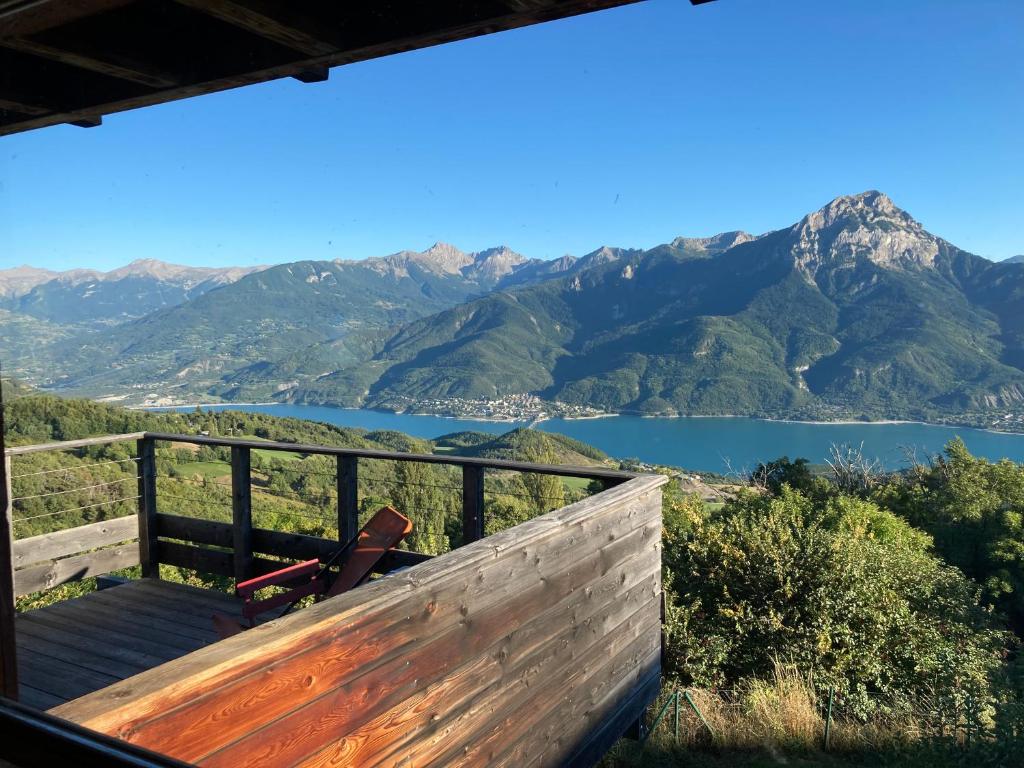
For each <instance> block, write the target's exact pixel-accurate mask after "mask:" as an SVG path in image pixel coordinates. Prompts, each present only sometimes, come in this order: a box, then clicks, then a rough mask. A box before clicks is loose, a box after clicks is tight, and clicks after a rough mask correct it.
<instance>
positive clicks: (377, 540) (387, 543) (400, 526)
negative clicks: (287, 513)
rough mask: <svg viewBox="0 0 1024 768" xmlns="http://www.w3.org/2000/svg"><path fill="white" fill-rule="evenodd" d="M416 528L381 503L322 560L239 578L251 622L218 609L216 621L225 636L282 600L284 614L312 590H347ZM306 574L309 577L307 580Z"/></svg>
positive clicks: (321, 593) (323, 593) (329, 594)
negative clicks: (263, 593)
mask: <svg viewBox="0 0 1024 768" xmlns="http://www.w3.org/2000/svg"><path fill="white" fill-rule="evenodd" d="M411 532H412V521H411V520H409V518H407V517H406V516H405V515H403V514H402V513H400V512H399V511H398V510H396V509H394V508H393V507H381V508H380V509H379V510H377V512H376V514H374V516H373V517H371V518H370V519H369V521H367V523H366V525H364V526H363V528H362V530H361V531H359V533H358V534H356V536H355V538H354V539H352V541H349V542H347V543H346V544H345V545H344V546H343V547H341V548H340V549H339V550H338V551H337V552H335V553H334V554H333V555H331V557H330V558H329V559H328V560H327V561H326V562H324V563H323V564H321V563H320V561H319V560H306V561H305V562H302V563H296V564H295V565H290V566H288V567H287V568H282V569H281V570H279V571H274V572H273V573H268V574H266V575H264V576H257V577H256V578H255V579H249V580H247V581H243V582H240V583H238V584H237V585H236V586H235V592H236V594H238V596H239V597H241V598H243V600H244V601H245V602H244V603H243V604H242V616H243V617H244V618H246V619H248V621H249V626H248V627H247V626H245V625H243V624H239V623H238V622H237V621H236V620H235V619H234V618H232V617H229V616H224V615H222V614H215V615H214V617H213V626H214V628H215V629H216V630H217V633H218V634H219V635H220V636H221V639H225V638H228V637H231V636H232V635H237V634H238V633H239V632H242V631H244V630H246V629H249V627H252V626H254V625H255V623H256V617H257V616H259V615H260V614H263V613H266V612H267V611H272V610H273V609H275V608H279V607H281V606H282V605H284V606H286V608H285V609H284V611H282V612H281V616H284V615H285V614H286V613H288V611H290V610H291V609H292V607H294V606H295V604H296V603H298V602H299V600H301V599H302V598H304V597H308V596H309V595H313V596H314V597H315V599H317V600H320V599H322V597H323V596H326V597H334V596H335V595H340V594H341V593H342V592H347V591H348V590H350V589H352V588H353V587H357V586H359V585H360V584H362V583H363V582H364V581H366V580H367V579H368V578H369V576H370V573H371V572H372V571H373V568H374V566H376V565H377V563H379V562H380V561H381V559H382V558H383V557H384V555H386V554H387V553H388V551H389V550H390V549H393V548H394V547H395V545H397V544H398V543H399V542H400V541H401V540H402V539H404V538H405V537H406V536H408V535H409V534H410V533H411ZM353 545H355V546H354V548H353ZM350 551H351V554H349V556H348V559H346V560H345V561H344V563H343V564H342V566H341V570H340V571H339V572H338V575H337V576H335V577H334V578H333V579H332V578H331V572H330V568H331V566H333V565H334V564H335V563H337V562H338V561H340V560H341V559H342V558H343V557H344V556H345V554H346V553H349V552H350ZM306 577H308V581H303V579H305V578H306ZM296 582H298V583H297V584H296ZM289 585H294V586H291V588H290V589H289V590H288V591H286V592H279V593H277V594H275V595H271V596H270V597H266V598H263V599H262V600H257V599H256V593H257V592H258V591H259V590H261V589H265V588H267V587H287V586H289ZM279 618H280V617H279Z"/></svg>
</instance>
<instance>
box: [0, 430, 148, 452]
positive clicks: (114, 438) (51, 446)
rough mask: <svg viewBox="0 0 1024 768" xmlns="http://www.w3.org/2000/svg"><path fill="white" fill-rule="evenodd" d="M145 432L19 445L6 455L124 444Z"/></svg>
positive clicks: (9, 450)
mask: <svg viewBox="0 0 1024 768" xmlns="http://www.w3.org/2000/svg"><path fill="white" fill-rule="evenodd" d="M145 436H146V433H145V432H130V433H128V434H124V435H102V436H100V437H86V438H83V439H81V440H65V441H64V442H60V443H38V444H36V445H19V446H15V447H14V448H7V449H5V450H4V454H5V455H7V456H24V455H25V454H27V453H45V452H46V451H70V450H73V449H75V448H89V447H91V446H94V445H110V444H111V443H123V442H126V441H128V440H138V439H139V438H142V437H145Z"/></svg>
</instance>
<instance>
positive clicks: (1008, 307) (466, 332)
mask: <svg viewBox="0 0 1024 768" xmlns="http://www.w3.org/2000/svg"><path fill="white" fill-rule="evenodd" d="M719 238H720V239H719V240H718V242H722V243H723V245H724V250H720V251H718V252H715V253H710V254H703V255H702V254H699V253H695V251H696V250H698V249H696V248H695V247H694V246H695V243H694V241H692V240H690V241H686V240H679V239H677V240H676V241H673V242H671V243H668V244H666V245H664V246H658V247H656V248H652V249H650V250H648V251H645V252H625V253H624V254H623V256H622V257H621V258H615V259H608V260H606V261H605V262H604V263H601V264H597V265H595V266H594V267H592V268H590V269H586V270H583V271H581V272H578V273H577V274H575V275H573V276H571V277H570V276H568V275H565V276H562V277H556V278H555V279H552V280H549V281H545V282H543V283H539V284H537V285H534V286H527V287H524V288H521V289H517V290H510V291H502V292H496V293H493V294H491V295H489V296H486V297H484V298H481V299H479V300H476V301H473V302H469V303H467V304H463V305H460V306H458V307H454V308H452V309H450V310H447V311H445V312H442V313H440V314H438V315H434V316H431V317H428V318H425V319H423V320H419V321H415V322H413V323H411V324H409V325H408V326H406V327H404V328H402V329H400V330H399V331H398V332H397V333H395V334H394V335H393V336H392V337H391V338H389V339H388V340H387V341H386V342H385V343H384V345H383V346H382V347H381V349H380V351H379V352H377V353H376V354H375V355H374V356H373V357H372V358H371V359H370V360H368V361H365V362H364V363H362V364H361V365H360V368H359V370H360V371H362V372H365V371H367V370H372V371H374V378H373V379H372V380H368V379H367V377H366V376H361V377H355V376H354V374H355V370H354V369H348V370H345V369H343V370H341V371H339V372H337V373H336V374H332V375H331V376H327V377H322V378H320V379H319V380H318V381H316V382H312V383H310V384H309V385H307V386H305V387H299V388H298V389H297V390H296V391H294V392H293V393H291V395H290V396H291V397H292V398H293V399H296V400H299V401H304V402H342V403H345V404H350V405H351V404H357V405H369V406H372V407H383V408H402V407H406V406H407V405H408V403H410V402H422V401H430V400H431V399H439V398H450V397H457V398H467V399H472V398H494V397H502V396H504V395H508V394H513V393H520V392H531V393H534V394H538V395H540V396H541V397H544V398H547V399H552V400H562V401H566V402H570V403H586V404H589V405H596V406H600V407H603V408H606V409H608V410H613V411H626V412H634V413H643V414H661V415H675V414H716V413H717V414H726V413H729V414H775V415H779V414H790V415H816V414H852V415H866V416H872V417H881V416H890V417H892V416H897V415H898V416H901V417H922V418H925V417H930V416H932V415H934V414H935V413H938V412H950V411H956V410H961V411H986V410H991V409H1000V408H1019V407H1020V406H1021V404H1022V402H1024V370H1022V367H1024V328H1022V326H1024V276H1022V275H1020V274H1019V273H1018V270H1017V268H1016V267H1015V266H1012V265H1005V264H994V263H992V262H989V261H987V260H986V259H983V258H981V257H978V256H974V255H972V254H969V253H966V252H964V251H961V250H960V249H958V248H956V247H955V246H953V245H951V244H950V243H948V242H946V241H944V240H942V239H941V238H937V237H935V236H934V235H931V234H930V233H928V232H927V231H925V230H924V229H923V227H921V225H920V224H919V223H918V222H916V221H915V220H914V219H913V218H912V217H911V216H910V215H909V214H907V213H906V212H905V211H902V210H901V209H899V208H897V207H896V206H895V205H894V204H893V202H892V201H891V200H890V199H889V198H888V197H886V196H885V195H883V194H881V193H879V192H876V191H869V192H866V193H863V194H860V195H851V196H846V197H841V198H837V199H836V200H834V201H832V202H830V203H829V204H828V205H826V206H824V207H823V208H821V209H819V210H818V211H815V212H813V213H811V214H809V215H807V216H805V217H804V218H803V219H801V220H800V221H799V222H797V223H796V224H794V225H793V226H791V227H788V228H785V229H782V230H777V231H775V232H770V233H767V234H765V235H761V236H759V237H753V236H749V235H742V234H740V235H739V236H736V237H734V238H732V240H731V241H730V240H729V239H728V238H724V237H723V236H719ZM714 240H715V239H714V238H711V239H708V240H707V241H697V242H698V243H700V244H703V243H705V242H713V241H714ZM703 247H704V248H705V249H707V246H706V245H704V246H703ZM708 256H713V258H708ZM356 381H358V390H357V391H354V389H353V387H352V386H351V384H352V383H353V382H356Z"/></svg>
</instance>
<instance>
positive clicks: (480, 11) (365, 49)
mask: <svg viewBox="0 0 1024 768" xmlns="http://www.w3.org/2000/svg"><path fill="white" fill-rule="evenodd" d="M69 1H70V0H69ZM84 1H85V0H83V2H84ZM637 1H638V0H548V1H547V2H544V3H543V5H542V6H541V4H538V8H537V9H536V10H534V11H532V12H524V11H517V10H515V9H512V8H510V7H509V6H507V5H505V6H503V5H502V4H501V3H493V4H489V3H453V4H442V3H436V4H416V5H415V7H414V8H413V10H414V11H415V12H410V11H409V10H408V9H407V8H406V6H405V5H401V4H395V3H392V4H372V3H351V4H348V3H346V4H342V3H337V4H333V5H332V4H324V7H325V8H328V9H329V14H330V16H331V17H332V18H331V20H329V21H327V22H325V23H313V24H310V25H309V27H308V28H307V26H306V25H305V22H300V21H299V20H297V19H293V18H292V17H291V16H288V17H287V18H285V17H284V16H283V15H282V6H284V7H290V6H287V5H286V4H284V3H273V4H272V3H270V2H267V0H260V2H258V3H257V0H244V2H242V0H177V3H178V4H179V5H180V7H182V8H185V7H187V8H189V9H194V12H201V13H205V14H206V15H207V16H209V17H210V18H211V19H212V18H219V19H220V20H221V21H224V22H227V23H231V24H232V26H233V27H234V29H235V30H242V29H245V28H246V27H247V26H259V27H260V28H261V29H262V31H263V34H259V36H258V38H257V37H256V36H255V35H254V34H252V33H251V32H250V34H249V38H250V40H252V42H253V43H257V42H259V43H262V44H263V45H262V48H263V50H262V51H261V52H260V53H259V55H256V56H254V55H253V50H252V46H250V47H249V48H245V47H244V46H241V45H239V43H238V41H232V45H230V46H228V47H227V48H224V47H223V42H222V45H221V47H219V48H218V47H217V45H216V39H215V37H214V36H207V38H208V39H206V40H205V42H204V45H203V47H200V48H199V49H197V50H196V51H195V55H194V57H193V58H194V59H196V60H197V61H199V60H203V61H205V59H206V58H207V57H213V58H215V59H217V61H218V66H216V67H209V68H207V67H204V71H201V72H199V73H198V74H196V73H194V72H188V73H186V74H187V75H188V76H186V75H185V74H183V75H182V80H183V84H182V85H180V86H177V87H175V88H167V89H160V90H156V91H153V90H148V89H147V90H146V91H145V92H142V93H140V92H131V90H130V89H129V88H128V86H132V87H135V88H141V87H142V86H140V85H139V84H138V83H129V82H127V81H124V80H117V79H114V78H109V77H104V81H105V82H102V83H92V84H89V83H85V82H83V83H67V82H65V80H66V78H65V77H64V76H63V75H61V76H60V77H59V78H56V79H53V81H52V82H48V83H46V82H44V84H43V87H42V89H41V90H40V92H41V93H46V94H47V95H48V96H49V95H51V91H52V92H53V94H52V95H53V96H54V97H55V100H56V97H58V96H59V97H60V99H61V100H63V101H66V102H67V104H66V106H64V107H62V108H61V109H60V110H59V111H54V112H52V113H50V114H46V115H29V116H27V117H26V118H25V119H23V120H9V119H8V120H7V121H6V122H5V123H4V124H0V136H5V135H9V134H12V133H18V132H21V131H27V130H33V129H36V128H42V127H45V126H49V125H56V124H59V123H72V122H77V121H81V120H84V119H88V118H95V117H97V116H99V115H107V114H112V113H115V112H123V111H125V110H129V109H137V108H140V107H145V106H150V105H153V104H162V103H165V102H169V101H174V100H177V99H184V98H190V97H192V96H198V95H201V94H207V93H216V92H218V91H223V90H227V89H231V88H238V87H241V86H244V85H251V84H254V83H262V82H266V81H268V80H273V79H276V78H281V77H293V76H295V75H297V74H301V73H303V72H306V71H310V70H311V69H312V68H315V67H318V66H323V67H336V66H340V65H343V64H351V63H353V62H357V61H366V60H368V59H372V58H377V57H380V56H387V55H391V54H395V53H401V52H403V51H410V50H416V49H419V48H426V47H429V46H434V45H440V44H443V43H448V42H452V41H455V40H463V39H466V38H470V37H474V36H477V35H485V34H491V33H493V32H498V31H501V30H506V29H515V28H518V27H523V26H527V25H530V24H534V23H537V22H543V21H548V20H552V19H560V18H567V17H570V16H576V15H579V14H584V13H590V12H593V11H599V10H602V9H604V8H612V7H616V6H622V5H627V4H630V3H634V2H637ZM133 7H134V6H133ZM138 7H148V4H146V3H138ZM410 7H412V6H410ZM211 9H215V10H211ZM129 10H131V8H128V9H125V11H115V12H113V13H111V14H109V16H110V22H111V24H113V23H114V22H117V21H119V20H120V19H121V17H122V15H123V14H125V13H126V12H127V11H129ZM326 14H327V12H325V15H326ZM225 17H230V18H231V19H233V20H228V19H227V18H225ZM243 17H247V18H248V19H249V21H248V22H246V23H242V18H243ZM258 17H264V18H268V19H269V20H270V21H271V22H273V23H272V24H265V23H263V22H262V21H259V18H258ZM17 20H18V17H17V16H15V17H14V21H17ZM99 21H104V22H105V21H106V17H105V16H104V17H97V18H96V19H95V20H94V22H99ZM90 23H93V22H90ZM275 25H277V26H278V29H277V30H276V31H275V30H274V29H273V27H274V26H275ZM324 29H329V30H332V31H336V33H337V35H338V36H339V44H336V43H335V42H334V40H333V38H329V39H328V40H324V39H323V37H324V32H323V30H324ZM289 30H292V31H297V32H299V33H301V34H304V35H306V36H307V38H308V37H309V36H311V37H312V40H310V39H306V40H305V41H304V42H301V43H300V42H298V39H297V38H296V37H295V36H294V35H291V34H290V33H289ZM30 31H31V30H28V31H25V30H22V29H20V28H19V29H17V30H16V31H15V32H13V33H11V34H10V35H5V34H3V32H2V30H0V37H4V36H24V35H26V34H29V33H30ZM332 34H333V32H332ZM273 37H276V38H277V39H276V40H273V39H272V38H273ZM286 38H287V39H288V42H285V39H286ZM285 45H287V47H284V46H285ZM302 47H307V48H315V49H319V50H325V51H327V52H326V53H323V54H319V55H310V54H307V53H298V52H296V53H295V58H292V57H291V56H289V55H287V54H289V53H291V52H292V51H297V50H299V49H301V48H302ZM9 53H11V54H12V55H13V54H15V53H17V52H14V51H10V52H9ZM19 55H22V56H25V58H30V57H28V56H26V55H25V54H19ZM51 66H67V65H58V64H57V63H52V64H51ZM5 69H6V70H8V71H10V72H11V73H12V74H11V75H10V77H9V78H8V81H9V82H10V83H12V84H13V83H21V82H24V81H26V79H31V78H33V77H34V74H33V72H32V70H31V69H30V68H29V69H26V68H25V67H23V66H20V65H19V66H18V67H17V68H15V67H14V66H13V64H11V63H8V62H4V61H2V60H0V96H5V95H6V89H5V87H3V86H4V83H3V80H4V78H3V73H4V70H5ZM69 69H72V68H70V67H69ZM74 71H78V72H82V73H83V74H85V72H84V71H83V70H74ZM88 74H91V75H93V77H100V76H99V75H98V74H96V73H88ZM111 83H115V84H120V85H121V86H123V87H122V88H119V89H117V88H113V87H111Z"/></svg>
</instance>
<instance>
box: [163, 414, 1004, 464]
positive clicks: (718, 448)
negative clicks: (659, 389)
mask: <svg viewBox="0 0 1024 768" xmlns="http://www.w3.org/2000/svg"><path fill="white" fill-rule="evenodd" d="M201 407H203V408H206V409H208V410H209V411H217V412H220V411H222V410H225V409H228V410H230V409H232V408H233V409H236V410H238V411H243V412H250V413H252V412H255V413H265V414H268V415H271V416H277V417H283V418H294V419H305V420H307V421H313V422H320V423H324V424H331V425H333V426H336V427H340V428H344V429H356V430H360V431H365V432H379V431H398V432H403V433H405V434H408V435H411V436H413V437H416V438H420V439H425V440H435V439H437V437H438V436H441V435H445V434H450V433H452V432H463V431H472V432H483V433H487V434H490V435H493V436H495V437H497V436H499V435H502V434H504V433H506V432H508V431H509V430H510V429H513V428H517V427H524V426H527V425H528V424H532V427H533V428H534V429H536V430H538V431H540V432H546V433H551V434H561V435H565V436H566V437H570V438H573V439H575V440H579V441H582V442H584V443H587V444H588V445H593V446H594V447H596V448H599V449H600V450H602V451H604V452H605V453H606V454H608V455H610V456H615V457H618V458H620V459H627V458H632V459H635V460H636V461H638V462H640V463H641V464H648V465H654V466H659V465H660V466H672V467H685V468H686V469H687V470H688V471H691V472H698V473H700V472H711V473H717V474H736V473H739V474H743V473H749V471H752V470H753V469H754V468H755V467H757V466H758V465H759V464H760V463H763V462H765V461H771V460H773V459H776V458H778V457H780V456H784V455H786V456H790V457H802V458H806V459H808V460H809V461H811V462H812V463H823V462H824V461H825V460H826V459H827V458H828V457H829V456H830V452H831V451H832V448H833V447H834V446H836V445H849V446H862V447H863V448H862V449H863V452H864V455H865V456H866V457H869V458H870V459H872V460H877V461H879V462H880V464H879V466H880V467H881V468H883V469H884V470H898V469H901V468H905V467H906V466H908V465H909V462H910V461H912V459H911V458H910V456H911V455H916V456H919V457H925V456H929V457H931V456H936V455H938V454H940V453H942V451H943V450H944V448H945V446H946V445H947V444H948V443H949V441H950V440H953V439H955V438H960V439H962V440H964V442H965V443H966V444H967V447H968V450H970V451H971V452H972V453H973V454H975V455H976V456H979V457H982V458H986V459H989V460H992V461H998V460H999V459H1002V458H1009V459H1011V460H1012V461H1015V462H1019V463H1024V435H1020V434H1011V433H1006V432H998V431H994V430H983V429H978V428H976V427H951V426H949V425H938V424H936V425H932V424H924V423H921V422H908V421H902V422H897V421H896V420H889V421H890V423H883V422H882V421H876V422H866V421H858V420H843V423H839V422H838V421H836V422H828V421H818V422H809V421H799V420H793V419H790V420H782V419H765V418H755V417H738V416H733V417H722V416H719V417H713V416H701V417H698V418H692V417H684V418H674V419H669V418H661V419H658V418H653V419H652V418H641V417H639V416H635V415H629V414H618V415H617V417H616V418H583V419H579V418H577V419H554V420H547V421H545V422H529V421H521V422H518V423H509V422H505V421H497V420H491V421H482V420H479V419H466V418H462V419H460V418H458V417H454V416H435V415H420V416H414V415H412V414H409V413H403V414H398V413H394V412H393V411H385V410H373V409H365V408H336V407H331V406H316V405H305V404H301V405H300V404H294V403H273V404H269V405H266V404H264V405H248V406H247V405H242V404H240V403H215V404H214V403H204V404H201ZM177 408H178V410H179V412H182V413H186V414H187V413H188V411H189V410H190V408H189V406H178V407H177ZM164 410H165V412H166V407H165V408H164ZM868 427H870V428H868Z"/></svg>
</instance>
